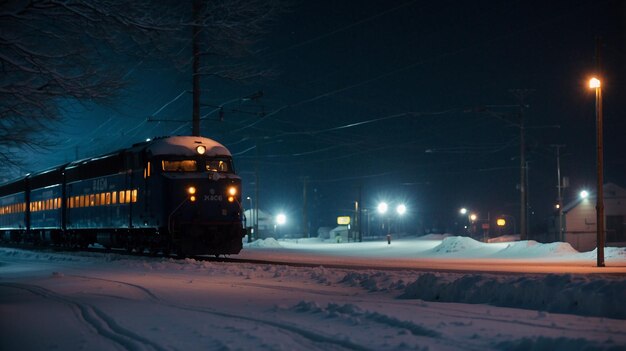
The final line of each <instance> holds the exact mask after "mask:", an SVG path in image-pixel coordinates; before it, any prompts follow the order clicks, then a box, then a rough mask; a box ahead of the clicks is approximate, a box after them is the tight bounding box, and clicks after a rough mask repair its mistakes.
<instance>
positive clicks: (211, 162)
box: [205, 158, 232, 172]
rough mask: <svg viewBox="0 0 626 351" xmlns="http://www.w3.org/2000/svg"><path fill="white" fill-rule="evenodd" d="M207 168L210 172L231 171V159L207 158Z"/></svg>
mask: <svg viewBox="0 0 626 351" xmlns="http://www.w3.org/2000/svg"><path fill="white" fill-rule="evenodd" d="M205 168H206V170H207V171H208V172H231V171H232V167H231V163H230V160H229V159H227V158H211V159H207V160H206V167H205Z"/></svg>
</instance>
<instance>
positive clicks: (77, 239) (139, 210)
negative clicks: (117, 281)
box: [0, 136, 245, 255]
mask: <svg viewBox="0 0 626 351" xmlns="http://www.w3.org/2000/svg"><path fill="white" fill-rule="evenodd" d="M244 234H245V232H244V229H243V225H242V209H241V178H240V177H239V176H238V175H237V174H236V173H235V170H234V167H233V161H232V156H231V153H230V152H229V151H228V149H226V147H224V146H223V145H221V144H220V143H218V142H216V141H214V140H211V139H208V138H203V137H193V136H173V137H163V138H156V139H153V140H149V141H146V142H142V143H138V144H135V145H133V146H132V147H130V148H126V149H122V150H118V151H116V152H113V153H109V154H106V155H102V156H98V157H94V158H89V159H84V160H79V161H75V162H71V163H68V164H64V165H61V166H58V167H55V168H52V169H48V170H45V171H41V172H37V173H32V174H29V175H27V176H25V177H23V178H20V179H17V180H15V181H12V182H9V183H6V184H3V185H0V239H2V240H4V241H13V242H33V243H51V244H54V245H61V246H68V247H87V246H88V245H90V244H95V243H98V244H100V245H103V246H105V247H108V248H111V247H115V248H126V249H127V250H128V251H129V252H132V251H136V252H142V253H143V252H144V251H145V250H149V251H151V252H155V253H156V252H164V253H170V252H173V253H177V254H179V255H199V254H209V255H221V254H237V253H239V251H240V250H241V248H242V237H243V236H244Z"/></svg>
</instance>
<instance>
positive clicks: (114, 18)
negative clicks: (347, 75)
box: [0, 0, 282, 169]
mask: <svg viewBox="0 0 626 351" xmlns="http://www.w3.org/2000/svg"><path fill="white" fill-rule="evenodd" d="M278 1H279V0H274V1H272V0H269V1H263V0H248V1H246V0H223V1H200V0H194V7H195V8H196V9H197V10H199V12H195V13H194V12H192V9H193V8H192V4H191V3H187V2H185V1H173V0H169V1H161V2H158V3H155V2H154V1H150V0H135V1H125V0H99V1H89V0H74V1H71V0H2V1H1V2H0V71H1V74H0V169H1V168H3V167H6V166H8V165H10V166H15V165H18V164H19V163H20V157H19V156H18V155H17V153H18V152H19V151H20V150H22V149H23V148H25V147H31V148H40V147H46V146H50V145H52V144H51V138H50V136H51V132H52V131H54V130H55V129H54V128H55V126H56V124H57V123H58V122H59V121H61V119H62V116H63V109H64V108H65V107H66V106H69V105H71V104H73V103H75V102H89V103H107V102H110V101H111V98H112V97H114V96H115V95H116V94H118V93H119V92H120V89H122V88H123V87H124V85H125V84H124V74H125V72H127V71H128V69H129V68H130V67H127V66H125V60H123V58H127V57H128V55H147V54H158V55H161V56H163V57H167V58H169V59H172V60H174V62H176V63H177V64H178V66H179V67H181V68H183V69H185V70H186V68H187V67H189V66H190V65H191V63H192V60H193V56H192V54H191V46H192V41H193V40H192V39H194V38H195V39H196V40H199V41H198V43H199V44H198V45H199V47H200V50H199V51H198V52H199V56H202V57H203V61H204V62H203V64H202V65H199V66H198V71H197V72H198V73H197V74H196V75H199V76H213V77H221V78H226V79H245V78H250V77H253V76H258V75H263V74H264V73H265V72H264V71H261V70H254V69H251V66H250V65H247V64H246V63H245V60H243V58H244V57H249V55H251V54H253V53H254V52H253V49H252V48H253V44H254V43H255V42H256V40H257V39H258V38H259V35H260V34H262V33H264V32H265V31H264V28H265V26H266V25H267V24H268V23H270V22H271V21H272V20H273V19H274V18H275V16H276V14H277V13H278V12H279V11H281V9H282V7H281V5H280V4H279V2H278ZM193 30H195V33H196V36H195V37H193V36H192V32H193ZM197 56H198V55H197ZM196 58H197V57H196Z"/></svg>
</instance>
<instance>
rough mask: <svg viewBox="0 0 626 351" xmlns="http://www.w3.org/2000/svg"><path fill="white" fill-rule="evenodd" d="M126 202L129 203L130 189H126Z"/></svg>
mask: <svg viewBox="0 0 626 351" xmlns="http://www.w3.org/2000/svg"><path fill="white" fill-rule="evenodd" d="M126 203H130V190H126Z"/></svg>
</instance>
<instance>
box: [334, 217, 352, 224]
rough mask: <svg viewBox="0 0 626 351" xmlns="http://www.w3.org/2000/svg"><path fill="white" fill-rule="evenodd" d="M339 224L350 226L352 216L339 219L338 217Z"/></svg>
mask: <svg viewBox="0 0 626 351" xmlns="http://www.w3.org/2000/svg"><path fill="white" fill-rule="evenodd" d="M337 224H339V225H348V224H350V216H339V217H337Z"/></svg>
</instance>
